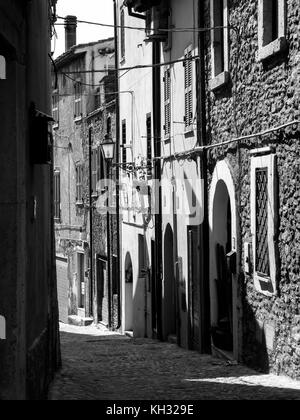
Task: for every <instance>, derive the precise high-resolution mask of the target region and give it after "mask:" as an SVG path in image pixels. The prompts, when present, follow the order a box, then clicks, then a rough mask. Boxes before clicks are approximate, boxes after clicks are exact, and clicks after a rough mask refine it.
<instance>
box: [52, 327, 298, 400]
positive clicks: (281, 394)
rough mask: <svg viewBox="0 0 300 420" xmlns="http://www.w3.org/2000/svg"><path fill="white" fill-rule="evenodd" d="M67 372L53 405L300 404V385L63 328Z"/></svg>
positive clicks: (170, 348)
mask: <svg viewBox="0 0 300 420" xmlns="http://www.w3.org/2000/svg"><path fill="white" fill-rule="evenodd" d="M61 340H62V357H63V369H62V370H61V372H59V373H58V374H57V377H56V380H55V381H54V384H53V385H52V387H51V389H50V395H49V399H50V400H113V401H118V400H135V401H137V400H176V401H178V400H217V399H218V400H261V399H263V400H300V383H299V382H295V381H292V380H291V379H288V378H285V377H277V376H274V375H260V374H258V373H257V372H254V371H252V370H250V369H248V368H246V367H244V366H240V365H235V364H233V365H230V364H228V363H227V362H225V361H222V360H218V359H214V358H212V357H210V356H203V355H200V354H198V353H196V352H191V351H186V350H183V349H181V348H179V347H177V346H176V345H174V344H168V343H160V342H158V341H155V340H149V339H130V338H128V337H124V336H122V335H118V334H114V333H111V332H108V331H106V330H104V329H102V330H99V329H96V328H95V327H85V328H82V327H74V326H69V325H63V326H61Z"/></svg>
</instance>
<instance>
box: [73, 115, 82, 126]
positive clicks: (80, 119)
mask: <svg viewBox="0 0 300 420" xmlns="http://www.w3.org/2000/svg"><path fill="white" fill-rule="evenodd" d="M81 121H82V115H81V116H80V117H75V118H74V122H75V124H76V123H80V122H81Z"/></svg>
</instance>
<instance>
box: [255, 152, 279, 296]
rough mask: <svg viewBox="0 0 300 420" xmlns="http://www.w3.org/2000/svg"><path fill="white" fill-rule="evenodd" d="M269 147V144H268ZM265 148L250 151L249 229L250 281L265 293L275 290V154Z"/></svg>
mask: <svg viewBox="0 0 300 420" xmlns="http://www.w3.org/2000/svg"><path fill="white" fill-rule="evenodd" d="M268 149H269V148H268ZM265 153H269V150H267V149H261V150H256V151H254V152H253V157H252V161H251V231H252V238H253V261H254V284H255V287H256V289H257V290H258V291H260V292H261V293H263V294H265V295H269V296H271V295H274V294H275V293H276V276H277V272H276V258H275V244H274V237H275V233H276V226H277V216H276V197H275V193H276V181H275V167H276V156H275V155H274V154H270V153H269V154H265Z"/></svg>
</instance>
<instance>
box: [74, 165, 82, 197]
mask: <svg viewBox="0 0 300 420" xmlns="http://www.w3.org/2000/svg"><path fill="white" fill-rule="evenodd" d="M82 199H83V165H82V164H77V165H76V203H77V204H81V203H82Z"/></svg>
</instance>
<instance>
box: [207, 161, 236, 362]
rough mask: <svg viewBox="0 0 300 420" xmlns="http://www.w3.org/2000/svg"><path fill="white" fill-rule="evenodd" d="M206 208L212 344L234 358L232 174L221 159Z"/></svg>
mask: <svg viewBox="0 0 300 420" xmlns="http://www.w3.org/2000/svg"><path fill="white" fill-rule="evenodd" d="M209 211H210V214H209V219H210V303H211V342H212V348H213V350H214V351H215V352H216V353H218V352H222V356H224V355H225V356H227V357H228V358H230V359H236V360H238V357H239V351H238V341H239V339H238V316H237V306H238V305H237V295H238V294H237V212H236V199H235V188H234V183H233V178H232V176H231V172H230V169H229V166H228V165H227V163H226V162H225V161H222V162H219V163H218V164H217V166H216V169H215V172H214V176H213V181H212V185H211V190H210V210H209Z"/></svg>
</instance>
